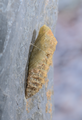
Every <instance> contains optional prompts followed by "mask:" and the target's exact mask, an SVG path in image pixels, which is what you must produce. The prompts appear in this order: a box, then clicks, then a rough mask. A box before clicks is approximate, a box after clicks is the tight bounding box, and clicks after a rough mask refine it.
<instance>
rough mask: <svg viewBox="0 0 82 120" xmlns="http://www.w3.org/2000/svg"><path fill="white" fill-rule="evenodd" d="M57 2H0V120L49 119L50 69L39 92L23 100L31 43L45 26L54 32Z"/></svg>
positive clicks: (11, 0) (10, 0) (50, 117)
mask: <svg viewBox="0 0 82 120" xmlns="http://www.w3.org/2000/svg"><path fill="white" fill-rule="evenodd" d="M57 7H58V0H4V1H1V2H0V120H50V119H52V111H53V105H52V104H53V95H52V94H53V67H52V66H51V67H50V70H49V72H48V79H47V80H46V84H45V85H43V87H42V89H41V90H40V91H39V92H38V93H37V94H36V95H34V96H33V97H32V98H29V99H26V98H25V70H26V64H27V60H28V56H29V48H30V43H31V40H33V39H34V40H35V36H37V34H38V31H39V29H40V27H41V26H43V25H44V24H46V25H47V26H49V27H50V28H51V30H52V32H53V33H54V32H55V27H56V21H57Z"/></svg>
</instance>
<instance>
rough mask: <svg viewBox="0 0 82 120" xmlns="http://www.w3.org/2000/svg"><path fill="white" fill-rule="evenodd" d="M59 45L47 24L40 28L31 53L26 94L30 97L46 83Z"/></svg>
mask: <svg viewBox="0 0 82 120" xmlns="http://www.w3.org/2000/svg"><path fill="white" fill-rule="evenodd" d="M56 45H57V40H56V38H55V37H54V35H53V33H52V31H51V30H50V28H49V27H47V26H46V25H43V26H42V27H41V28H40V31H39V35H38V37H37V39H36V41H35V43H34V46H33V50H32V52H31V55H30V60H29V66H28V67H29V68H28V77H27V83H26V90H25V96H26V98H30V97H31V96H33V95H35V94H36V93H37V92H38V91H39V90H40V89H41V88H42V85H43V84H45V78H46V77H47V72H48V70H49V66H50V65H51V64H52V57H53V53H54V51H55V48H56Z"/></svg>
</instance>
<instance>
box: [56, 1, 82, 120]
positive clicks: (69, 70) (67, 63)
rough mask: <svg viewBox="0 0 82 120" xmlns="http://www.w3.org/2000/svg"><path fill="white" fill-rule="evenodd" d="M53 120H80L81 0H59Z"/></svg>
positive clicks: (81, 105) (81, 119) (81, 110)
mask: <svg viewBox="0 0 82 120" xmlns="http://www.w3.org/2000/svg"><path fill="white" fill-rule="evenodd" d="M56 38H57V41H58V44H57V47H56V51H55V54H54V81H55V86H54V97H55V98H54V99H55V114H54V120H82V0H59V14H58V21H57V26H56Z"/></svg>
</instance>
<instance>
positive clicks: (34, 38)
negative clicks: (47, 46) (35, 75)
mask: <svg viewBox="0 0 82 120" xmlns="http://www.w3.org/2000/svg"><path fill="white" fill-rule="evenodd" d="M35 40H36V30H35V29H34V31H33V35H32V40H31V43H32V44H34V42H35ZM32 49H33V45H31V44H30V47H29V54H28V60H27V64H26V68H25V80H24V81H25V82H24V88H25V89H26V86H27V77H28V66H29V59H30V55H31V52H32ZM25 89H24V91H25Z"/></svg>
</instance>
